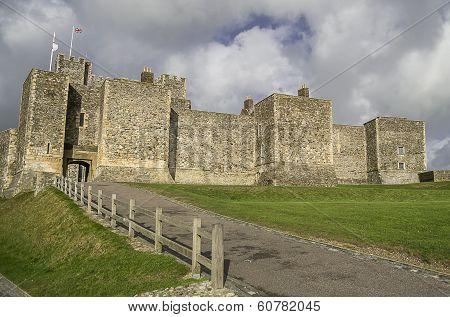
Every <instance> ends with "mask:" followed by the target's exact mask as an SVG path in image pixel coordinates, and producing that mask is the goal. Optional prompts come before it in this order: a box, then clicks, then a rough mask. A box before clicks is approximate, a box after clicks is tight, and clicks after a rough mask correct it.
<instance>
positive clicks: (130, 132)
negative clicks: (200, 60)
mask: <svg viewBox="0 0 450 317" xmlns="http://www.w3.org/2000/svg"><path fill="white" fill-rule="evenodd" d="M55 64H56V65H55V72H46V71H41V70H37V69H33V70H32V71H31V72H30V74H29V76H28V78H27V79H26V80H25V82H24V85H23V95H22V102H21V111H20V118H19V127H18V130H17V133H16V134H14V133H13V132H3V133H2V134H0V161H1V162H3V163H2V167H1V169H0V185H1V186H0V187H2V186H3V187H4V186H5V185H4V184H6V183H8V182H10V183H11V185H10V187H11V188H19V190H27V189H32V186H33V185H32V184H33V183H34V182H37V180H39V182H42V180H43V181H47V180H48V179H50V178H51V177H52V175H55V174H60V173H62V172H63V173H64V175H72V176H73V177H77V175H78V176H79V175H80V174H82V175H88V177H87V176H86V179H87V180H90V181H92V180H100V181H130V182H160V183H171V182H176V183H195V184H224V185H230V184H242V185H251V184H262V185H266V184H273V185H297V184H300V185H321V186H333V185H335V184H337V183H345V184H347V183H356V184H360V183H408V182H417V181H418V180H419V178H418V173H421V172H423V171H424V170H425V169H426V157H425V127H424V123H423V122H422V121H410V120H406V119H403V118H386V117H378V118H376V119H374V120H372V121H369V122H367V123H365V124H364V126H349V125H337V124H335V125H333V124H332V105H331V101H329V100H323V99H316V98H310V97H309V90H308V88H307V87H302V89H300V90H299V96H290V95H285V94H279V93H274V94H272V95H270V96H268V97H266V98H264V99H263V100H261V101H260V102H258V103H257V104H255V105H253V100H252V99H251V98H246V100H245V102H244V109H243V111H242V112H241V115H233V114H224V113H213V112H205V111H197V110H192V109H191V102H190V100H187V99H186V79H185V78H181V77H177V76H172V75H167V74H163V75H161V76H160V77H158V78H156V79H154V75H153V73H152V72H151V70H150V69H149V68H147V67H146V68H145V69H144V71H143V73H142V74H141V81H135V80H129V79H111V78H105V77H101V76H94V75H92V64H91V62H89V61H87V60H85V59H83V58H79V59H75V58H66V57H64V56H62V55H59V56H58V58H57V59H56V63H55ZM82 114H83V115H84V124H83V126H81V125H80V117H81V116H82ZM8 138H9V139H8ZM400 147H401V148H403V149H404V150H405V153H399V148H400ZM14 153H16V154H15V155H14ZM11 157H14V159H11ZM5 166H6V167H5ZM400 166H402V167H404V168H400ZM80 169H81V171H82V173H79V172H78V171H80ZM444 174H445V173H444ZM444 174H443V175H444ZM5 175H6V176H5ZM445 175H447V174H445ZM445 175H444V176H445ZM83 177H84V176H83ZM11 179H12V180H11ZM2 184H3V185H2Z"/></svg>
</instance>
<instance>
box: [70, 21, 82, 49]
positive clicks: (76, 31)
mask: <svg viewBox="0 0 450 317" xmlns="http://www.w3.org/2000/svg"><path fill="white" fill-rule="evenodd" d="M81 32H83V30H82V29H81V28H76V27H75V26H72V38H71V39H70V50H69V56H72V45H73V34H74V33H81Z"/></svg>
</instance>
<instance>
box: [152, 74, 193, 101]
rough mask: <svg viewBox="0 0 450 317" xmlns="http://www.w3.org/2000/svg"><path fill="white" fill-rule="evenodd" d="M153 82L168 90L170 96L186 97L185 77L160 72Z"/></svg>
mask: <svg viewBox="0 0 450 317" xmlns="http://www.w3.org/2000/svg"><path fill="white" fill-rule="evenodd" d="M154 83H155V84H156V85H159V86H161V87H164V88H166V89H168V90H170V92H171V93H172V98H178V99H186V78H184V77H179V76H175V75H169V74H162V75H161V76H159V77H158V78H156V80H155V81H154Z"/></svg>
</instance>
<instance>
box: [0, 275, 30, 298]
mask: <svg viewBox="0 0 450 317" xmlns="http://www.w3.org/2000/svg"><path fill="white" fill-rule="evenodd" d="M28 296H29V295H28V294H27V293H25V292H24V291H23V290H21V289H20V288H19V287H17V286H16V285H15V284H14V283H12V282H11V281H10V280H8V279H7V278H6V277H4V276H3V275H1V274H0V297H28Z"/></svg>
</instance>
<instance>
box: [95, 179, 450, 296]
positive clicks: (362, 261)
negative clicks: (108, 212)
mask: <svg viewBox="0 0 450 317" xmlns="http://www.w3.org/2000/svg"><path fill="white" fill-rule="evenodd" d="M92 185H93V189H94V190H95V192H96V190H98V189H102V190H103V193H104V194H105V195H108V196H109V197H110V194H112V193H116V194H117V198H118V199H119V200H123V201H129V199H130V198H134V199H135V200H136V205H137V206H138V207H143V208H147V209H149V210H154V208H155V207H157V206H160V207H162V208H163V212H164V213H165V214H170V216H173V217H176V218H177V220H180V221H185V222H186V223H192V218H193V217H201V218H202V224H203V227H210V226H211V225H212V224H214V223H222V224H223V225H224V237H225V241H224V244H225V266H226V271H227V272H226V273H227V275H228V276H231V277H233V278H234V279H237V280H240V281H242V282H243V283H246V284H249V285H251V286H253V287H254V288H256V289H258V290H260V292H259V295H267V296H311V297H312V296H449V295H450V284H449V280H448V279H447V278H446V277H445V276H438V275H436V274H433V273H432V272H427V271H422V270H416V269H414V268H411V267H407V266H403V265H401V264H398V263H394V262H390V261H386V260H383V259H379V258H377V257H372V256H367V255H361V254H357V253H353V252H348V251H345V250H340V249H335V248H332V247H329V246H326V245H322V244H319V243H314V242H310V241H305V240H302V239H298V238H293V237H290V236H287V235H283V234H279V233H275V232H272V231H269V230H265V229H263V228H259V227H256V226H252V225H248V224H245V223H242V222H239V221H234V220H230V219H227V218H223V217H220V216H217V215H214V214H211V213H206V212H202V211H200V210H197V209H195V208H189V207H186V206H184V205H182V204H181V203H176V202H174V201H173V200H169V199H167V198H165V197H162V196H160V195H157V194H155V193H152V192H150V191H147V190H142V189H135V188H131V187H128V186H126V185H121V184H111V183H93V184H92ZM104 201H105V203H109V202H110V200H104ZM118 213H119V214H122V215H125V214H126V213H127V211H126V210H125V208H118ZM135 219H136V221H137V222H139V223H141V224H144V225H145V226H147V227H149V228H153V227H154V224H153V222H154V220H153V219H154V218H151V217H150V216H149V215H144V214H140V213H138V214H136V217H135ZM163 232H164V235H166V236H167V237H169V238H173V239H176V240H177V241H179V242H182V243H184V244H186V245H189V246H190V245H191V243H192V235H191V234H189V233H188V232H183V231H182V230H178V229H176V228H173V227H170V226H166V227H164V230H163ZM202 248H203V250H206V254H207V255H210V253H208V251H209V250H208V249H207V247H206V245H205V246H202Z"/></svg>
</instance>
